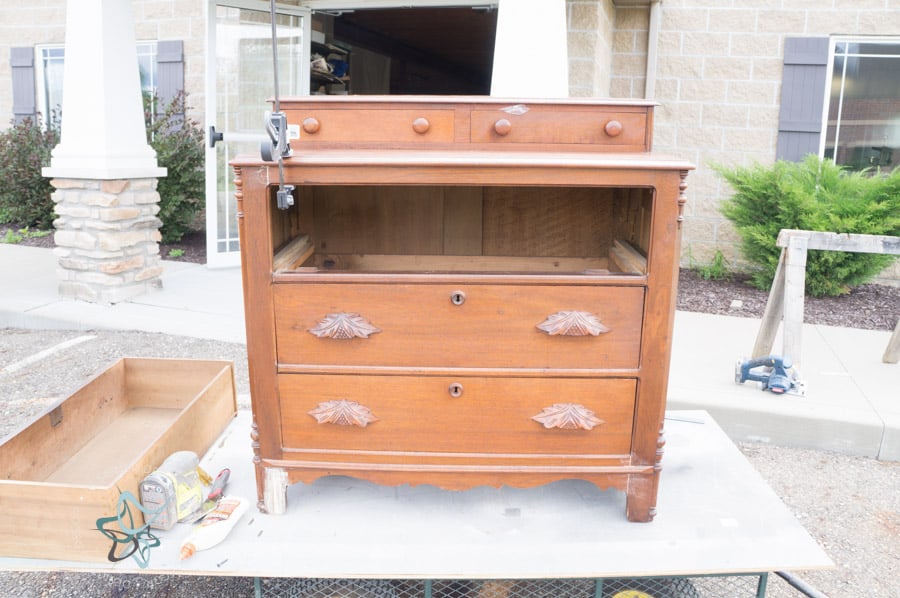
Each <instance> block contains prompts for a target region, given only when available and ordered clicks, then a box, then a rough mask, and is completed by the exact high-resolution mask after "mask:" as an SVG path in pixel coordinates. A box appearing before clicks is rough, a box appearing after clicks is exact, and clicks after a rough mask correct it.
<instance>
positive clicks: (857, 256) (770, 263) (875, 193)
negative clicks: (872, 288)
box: [714, 155, 900, 296]
mask: <svg viewBox="0 0 900 598" xmlns="http://www.w3.org/2000/svg"><path fill="white" fill-rule="evenodd" d="M714 168H715V170H716V172H718V173H719V175H721V176H722V177H723V178H725V180H726V181H728V183H729V184H730V185H731V187H732V188H733V189H734V195H733V196H732V197H731V198H729V199H727V200H725V201H723V202H722V205H721V211H722V213H723V214H724V215H725V217H726V218H728V219H729V220H731V221H732V222H733V223H734V225H735V228H736V229H737V232H738V234H739V235H740V237H741V248H742V252H743V255H744V257H745V258H746V259H747V260H748V261H750V262H751V263H752V264H754V266H755V267H756V269H755V270H754V271H753V272H752V273H751V283H752V284H753V285H754V286H756V287H758V288H760V289H764V290H765V289H768V288H769V287H770V286H771V284H772V279H773V278H774V277H775V269H776V267H777V265H778V259H779V257H780V255H781V249H780V248H779V247H777V246H776V245H775V241H776V239H777V238H778V233H779V231H781V229H784V228H789V229H801V230H812V231H830V232H835V233H858V234H871V235H891V236H896V235H900V169H895V170H894V171H893V172H891V173H890V174H883V173H880V172H875V173H873V172H849V171H845V170H843V169H842V168H841V167H839V166H837V165H835V164H834V163H833V162H832V161H830V160H824V161H823V160H820V159H819V158H818V157H816V156H813V155H810V156H807V158H806V159H805V160H804V161H803V162H799V163H794V162H784V161H779V162H776V163H775V164H774V165H772V166H761V165H755V166H750V167H734V168H724V167H721V166H716V167H714ZM893 259H894V258H893V256H887V255H879V254H865V253H847V252H838V251H810V252H809V255H808V258H807V263H806V293H807V294H809V295H812V296H824V295H830V296H834V295H841V294H844V293H847V292H848V291H849V289H850V288H851V287H854V286H856V285H859V284H862V283H864V282H866V281H868V280H870V279H871V278H872V277H874V276H875V275H876V274H878V273H879V272H880V271H882V270H883V269H884V268H886V267H887V266H888V265H890V263H891V261H892V260H893Z"/></svg>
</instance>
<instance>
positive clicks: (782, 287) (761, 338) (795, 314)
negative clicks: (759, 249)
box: [753, 229, 900, 367]
mask: <svg viewBox="0 0 900 598" xmlns="http://www.w3.org/2000/svg"><path fill="white" fill-rule="evenodd" d="M776 245H777V246H778V247H781V248H782V249H781V257H780V258H779V260H778V266H777V268H776V269H775V278H774V280H773V281H772V288H771V289H770V290H769V299H768V301H767V302H766V310H765V312H764V313H763V317H762V322H761V323H760V327H759V333H758V334H757V336H756V343H755V344H754V345H753V357H754V358H756V357H763V356H765V355H769V354H771V352H772V346H773V345H774V344H775V335H776V334H777V333H778V325H779V323H780V322H781V321H782V319H783V320H784V345H783V352H782V357H790V358H791V360H792V361H793V363H794V365H795V366H796V367H799V365H800V347H801V338H802V331H803V304H804V300H805V297H806V255H807V251H808V250H810V249H819V250H824V251H848V252H852V253H884V254H889V255H900V237H889V236H886V235H859V234H839V233H829V232H819V231H808V230H793V229H782V230H781V232H780V233H779V234H778V240H777V241H776ZM898 330H900V322H898V323H897V328H896V329H895V330H894V335H893V336H892V337H891V340H890V342H889V343H888V348H887V350H886V351H885V353H884V358H883V361H884V362H885V363H897V361H898V360H900V332H898Z"/></svg>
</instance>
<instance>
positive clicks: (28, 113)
mask: <svg viewBox="0 0 900 598" xmlns="http://www.w3.org/2000/svg"><path fill="white" fill-rule="evenodd" d="M9 65H10V67H11V70H12V91H13V103H12V112H13V122H15V123H16V124H18V123H20V122H22V121H23V120H25V119H26V118H30V119H31V120H32V121H34V120H35V119H36V117H37V102H36V99H37V97H36V96H37V94H36V93H35V79H34V48H31V47H28V48H10V49H9Z"/></svg>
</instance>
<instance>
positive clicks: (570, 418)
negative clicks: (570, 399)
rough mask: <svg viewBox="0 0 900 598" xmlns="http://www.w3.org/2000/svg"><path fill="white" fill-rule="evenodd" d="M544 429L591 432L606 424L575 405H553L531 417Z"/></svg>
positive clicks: (583, 408)
mask: <svg viewBox="0 0 900 598" xmlns="http://www.w3.org/2000/svg"><path fill="white" fill-rule="evenodd" d="M531 419H533V420H534V421H536V422H538V423H541V424H543V425H544V427H545V428H559V429H561V430H593V429H594V427H596V426H599V425H600V424H605V423H606V422H605V421H603V420H602V419H600V418H598V417H597V416H595V415H594V412H593V411H591V410H590V409H588V408H587V407H585V406H584V405H579V404H577V403H555V404H553V405H550V406H549V407H544V410H543V411H541V412H540V413H538V414H537V415H535V416H534V417H532V418H531Z"/></svg>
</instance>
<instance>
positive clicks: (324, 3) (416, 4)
mask: <svg viewBox="0 0 900 598" xmlns="http://www.w3.org/2000/svg"><path fill="white" fill-rule="evenodd" d="M520 1H521V0H520ZM497 4H498V0H493V1H491V0H487V1H486V0H481V1H480V2H479V1H477V0H456V1H454V0H405V1H398V0H305V1H301V2H300V5H301V6H303V7H305V8H309V9H312V10H313V11H316V10H362V9H366V8H370V9H372V8H431V7H433V8H449V7H454V6H456V7H463V8H465V7H467V6H470V7H472V8H476V7H477V8H481V7H484V8H496V7H497Z"/></svg>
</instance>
